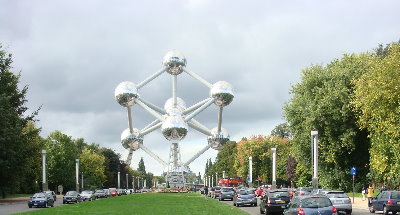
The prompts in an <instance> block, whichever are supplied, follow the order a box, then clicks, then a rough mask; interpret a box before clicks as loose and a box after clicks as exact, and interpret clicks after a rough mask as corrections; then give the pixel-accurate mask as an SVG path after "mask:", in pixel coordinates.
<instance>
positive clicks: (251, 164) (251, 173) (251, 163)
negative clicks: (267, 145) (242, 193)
mask: <svg viewBox="0 0 400 215" xmlns="http://www.w3.org/2000/svg"><path fill="white" fill-rule="evenodd" d="M249 178H250V180H249V187H251V186H252V184H253V157H252V156H250V157H249Z"/></svg>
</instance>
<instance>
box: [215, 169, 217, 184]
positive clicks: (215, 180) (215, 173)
mask: <svg viewBox="0 0 400 215" xmlns="http://www.w3.org/2000/svg"><path fill="white" fill-rule="evenodd" d="M215 186H218V173H217V172H216V173H215Z"/></svg>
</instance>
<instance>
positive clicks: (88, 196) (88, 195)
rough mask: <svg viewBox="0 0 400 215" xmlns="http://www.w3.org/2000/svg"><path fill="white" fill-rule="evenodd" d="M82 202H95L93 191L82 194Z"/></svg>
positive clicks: (85, 191)
mask: <svg viewBox="0 0 400 215" xmlns="http://www.w3.org/2000/svg"><path fill="white" fill-rule="evenodd" d="M81 198H82V201H93V200H95V199H96V198H95V196H94V192H93V191H91V190H84V191H82V192H81Z"/></svg>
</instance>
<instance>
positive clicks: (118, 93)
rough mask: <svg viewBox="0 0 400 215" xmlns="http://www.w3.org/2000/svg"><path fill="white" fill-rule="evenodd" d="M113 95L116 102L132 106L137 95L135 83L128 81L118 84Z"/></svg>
mask: <svg viewBox="0 0 400 215" xmlns="http://www.w3.org/2000/svg"><path fill="white" fill-rule="evenodd" d="M114 95H115V99H116V100H117V102H118V103H119V104H120V105H122V106H124V107H130V106H132V105H133V104H134V103H135V99H136V98H138V97H139V93H138V89H137V87H136V85H135V84H134V83H132V82H129V81H125V82H121V83H120V84H118V86H117V87H116V88H115V91H114Z"/></svg>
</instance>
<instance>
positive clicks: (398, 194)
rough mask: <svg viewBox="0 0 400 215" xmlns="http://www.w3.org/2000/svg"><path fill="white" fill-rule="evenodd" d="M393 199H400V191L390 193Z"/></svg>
mask: <svg viewBox="0 0 400 215" xmlns="http://www.w3.org/2000/svg"><path fill="white" fill-rule="evenodd" d="M390 198H391V199H400V192H392V193H391V194H390Z"/></svg>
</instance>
